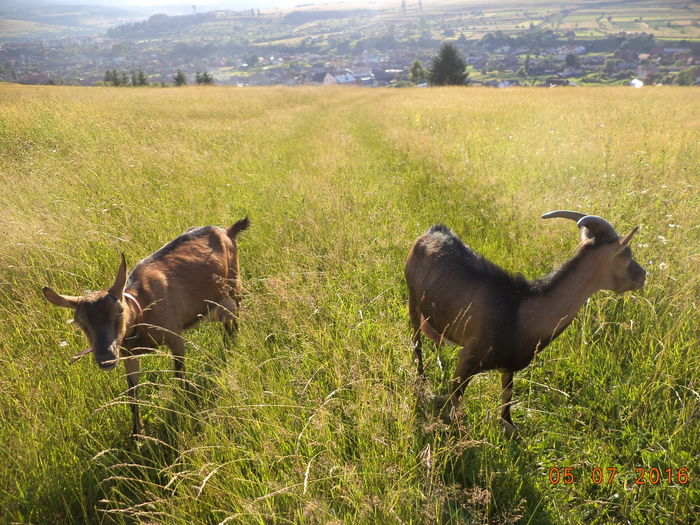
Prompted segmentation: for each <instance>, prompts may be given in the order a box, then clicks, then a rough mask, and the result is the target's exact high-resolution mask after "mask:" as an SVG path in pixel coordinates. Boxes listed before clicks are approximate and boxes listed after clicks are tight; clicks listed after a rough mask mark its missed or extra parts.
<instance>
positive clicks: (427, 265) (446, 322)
mask: <svg viewBox="0 0 700 525" xmlns="http://www.w3.org/2000/svg"><path fill="white" fill-rule="evenodd" d="M634 231H636V229H635V230H634ZM634 231H633V232H632V233H631V234H629V235H627V236H626V237H625V238H623V239H620V238H618V237H617V235H614V237H615V238H614V239H612V238H609V239H606V240H605V241H603V242H601V241H600V239H595V238H594V237H593V238H592V237H590V236H589V235H590V234H589V233H588V232H584V233H586V234H585V235H583V236H582V241H581V244H580V245H579V247H578V249H577V251H576V254H575V255H574V256H573V257H572V258H571V259H570V260H569V261H567V262H566V263H565V264H564V265H563V266H562V267H561V268H560V269H559V270H557V271H556V272H553V273H552V274H550V275H547V276H545V277H543V278H541V279H538V280H535V281H527V280H526V279H524V278H523V277H522V276H520V275H515V276H514V275H511V274H508V273H507V272H505V271H504V270H502V269H500V268H499V267H497V266H496V265H494V264H493V263H491V262H490V261H488V260H487V259H484V258H483V257H481V256H479V255H478V254H476V253H474V252H473V251H472V250H471V249H470V248H468V247H467V246H466V245H465V244H464V243H463V242H462V241H461V240H460V239H459V238H458V237H457V236H456V235H454V234H453V233H452V232H451V231H450V230H449V229H448V228H446V227H444V226H433V227H432V228H430V230H428V232H427V233H426V234H425V235H422V236H420V237H418V239H416V241H415V243H414V245H413V247H412V248H411V251H410V253H409V255H408V258H407V260H406V267H405V275H406V282H407V284H408V292H409V316H410V320H411V325H412V327H413V337H412V341H413V347H414V357H415V360H416V362H417V365H418V373H419V374H420V375H422V374H423V356H422V348H421V333H422V334H424V335H426V336H427V337H428V338H430V339H431V340H433V341H435V342H436V343H442V342H443V341H448V342H454V344H457V345H459V346H461V347H462V349H461V352H460V357H459V361H458V364H457V366H456V369H455V374H454V379H453V381H452V385H451V389H450V390H451V393H450V395H449V396H444V397H440V398H438V399H437V401H438V404H440V405H442V404H444V403H445V402H447V401H448V400H450V401H451V402H452V404H453V405H456V403H457V402H458V400H459V398H460V397H461V395H462V393H463V391H464V388H465V387H466V385H467V383H468V382H469V380H470V378H471V377H473V376H474V375H475V374H478V373H479V372H483V371H486V370H492V369H499V370H500V371H501V372H502V386H503V405H502V412H501V419H502V424H503V425H504V427H505V428H506V429H507V430H508V431H509V432H510V433H511V434H514V433H515V427H514V425H513V423H512V420H511V417H510V402H511V396H512V381H513V373H514V372H515V371H517V370H521V369H522V368H525V367H526V366H527V365H528V364H529V363H530V361H531V360H532V358H533V357H534V355H535V353H536V352H539V351H541V350H542V349H543V348H544V347H545V346H547V344H549V342H550V341H552V340H553V339H554V338H555V337H557V336H558V335H559V334H560V333H561V332H562V331H563V330H564V329H565V328H566V327H567V326H568V325H569V323H570V322H571V321H572V319H573V317H574V316H575V315H576V312H577V311H578V310H579V309H580V307H581V306H582V305H583V303H584V302H585V301H586V300H587V299H588V298H589V297H590V296H591V295H592V294H593V293H595V292H596V291H598V290H603V289H608V290H614V291H617V292H623V291H627V290H633V289H637V288H641V287H642V286H643V285H644V280H645V275H646V272H644V270H643V269H642V268H641V267H640V266H639V265H638V264H637V263H636V262H635V261H634V260H633V259H632V253H631V250H630V249H629V247H628V246H627V244H628V243H629V241H630V239H631V237H632V235H633V234H634ZM606 233H608V234H609V232H606ZM453 408H454V407H453Z"/></svg>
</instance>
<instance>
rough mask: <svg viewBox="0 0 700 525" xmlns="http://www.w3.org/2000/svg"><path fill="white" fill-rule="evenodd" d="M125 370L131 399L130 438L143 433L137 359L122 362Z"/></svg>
mask: <svg viewBox="0 0 700 525" xmlns="http://www.w3.org/2000/svg"><path fill="white" fill-rule="evenodd" d="M124 368H125V370H126V383H127V384H128V385H129V390H128V394H129V396H130V397H131V404H130V405H129V406H130V407H131V414H132V416H133V420H134V429H133V430H132V432H131V434H132V436H136V435H138V434H142V433H143V421H142V420H141V407H140V406H139V392H138V386H139V358H138V357H130V358H128V359H125V360H124Z"/></svg>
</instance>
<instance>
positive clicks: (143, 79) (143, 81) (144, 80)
mask: <svg viewBox="0 0 700 525" xmlns="http://www.w3.org/2000/svg"><path fill="white" fill-rule="evenodd" d="M136 81H137V82H138V85H139V86H147V85H148V77H147V76H146V73H144V71H143V69H139V70H138V71H137V72H136Z"/></svg>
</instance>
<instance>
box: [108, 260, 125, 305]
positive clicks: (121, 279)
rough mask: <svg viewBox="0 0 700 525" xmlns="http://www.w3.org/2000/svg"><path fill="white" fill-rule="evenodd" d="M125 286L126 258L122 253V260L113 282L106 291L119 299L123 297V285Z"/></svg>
mask: <svg viewBox="0 0 700 525" xmlns="http://www.w3.org/2000/svg"><path fill="white" fill-rule="evenodd" d="M125 286H126V258H125V257H124V254H123V253H122V262H121V264H120V265H119V269H118V270H117V278H116V279H115V280H114V284H113V285H112V286H111V287H110V289H109V290H107V292H108V293H109V294H110V295H113V296H114V297H116V298H117V299H119V300H120V301H121V300H122V299H123V298H124V287H125Z"/></svg>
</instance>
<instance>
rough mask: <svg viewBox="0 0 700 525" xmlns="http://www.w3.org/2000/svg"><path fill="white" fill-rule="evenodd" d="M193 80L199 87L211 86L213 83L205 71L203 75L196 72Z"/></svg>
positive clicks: (210, 76) (211, 77)
mask: <svg viewBox="0 0 700 525" xmlns="http://www.w3.org/2000/svg"><path fill="white" fill-rule="evenodd" d="M194 78H195V82H197V84H199V85H200V86H211V85H212V84H213V83H214V77H213V76H212V75H210V74H209V73H207V72H206V71H205V72H203V73H200V72H199V71H197V72H196V73H195V74H194Z"/></svg>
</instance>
